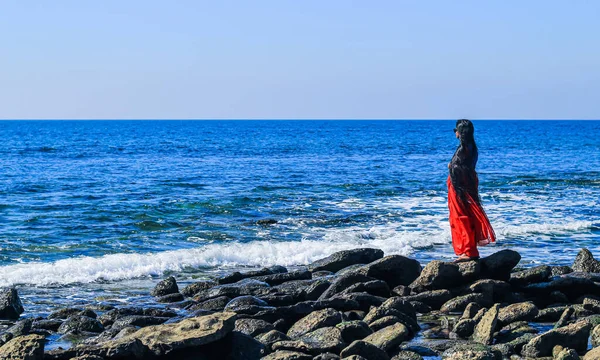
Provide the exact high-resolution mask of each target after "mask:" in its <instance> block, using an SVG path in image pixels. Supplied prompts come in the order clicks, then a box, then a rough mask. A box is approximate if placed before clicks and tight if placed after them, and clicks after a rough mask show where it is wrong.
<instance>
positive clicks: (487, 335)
mask: <svg viewBox="0 0 600 360" xmlns="http://www.w3.org/2000/svg"><path fill="white" fill-rule="evenodd" d="M499 308H500V304H495V305H494V306H492V307H491V308H490V309H489V310H488V311H487V312H486V313H485V315H483V317H482V318H481V320H479V323H478V324H477V325H476V326H475V330H474V331H473V340H474V341H475V342H478V343H480V344H483V345H491V344H492V341H493V340H494V330H495V329H496V322H497V320H498V309H499Z"/></svg>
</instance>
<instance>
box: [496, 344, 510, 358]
mask: <svg viewBox="0 0 600 360" xmlns="http://www.w3.org/2000/svg"><path fill="white" fill-rule="evenodd" d="M490 349H491V350H492V351H493V352H494V353H496V354H497V355H498V354H500V355H501V357H502V358H503V359H508V358H510V356H511V355H514V354H516V351H515V348H514V346H512V345H511V344H495V345H492V346H490ZM499 357H500V356H497V358H499Z"/></svg>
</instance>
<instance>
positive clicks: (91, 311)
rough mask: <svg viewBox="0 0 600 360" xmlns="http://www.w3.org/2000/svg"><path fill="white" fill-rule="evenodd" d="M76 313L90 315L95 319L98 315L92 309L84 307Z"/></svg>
mask: <svg viewBox="0 0 600 360" xmlns="http://www.w3.org/2000/svg"><path fill="white" fill-rule="evenodd" d="M77 315H81V316H87V317H91V318H92V319H95V318H97V317H98V315H97V314H96V313H95V312H94V311H93V310H92V309H84V310H83V311H82V312H80V313H79V314H77Z"/></svg>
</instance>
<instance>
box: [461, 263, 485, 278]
mask: <svg viewBox="0 0 600 360" xmlns="http://www.w3.org/2000/svg"><path fill="white" fill-rule="evenodd" d="M457 265H458V271H459V272H460V275H461V277H462V279H461V282H462V283H469V282H472V281H475V280H477V279H478V278H479V275H480V273H481V264H480V263H479V261H466V262H461V263H458V264H457Z"/></svg>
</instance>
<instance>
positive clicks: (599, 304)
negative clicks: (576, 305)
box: [583, 297, 600, 314]
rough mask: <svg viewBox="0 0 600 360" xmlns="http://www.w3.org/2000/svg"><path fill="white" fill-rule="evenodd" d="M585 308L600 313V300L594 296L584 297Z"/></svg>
mask: <svg viewBox="0 0 600 360" xmlns="http://www.w3.org/2000/svg"><path fill="white" fill-rule="evenodd" d="M583 308H584V309H586V310H591V311H593V312H595V313H596V314H598V313H600V301H599V300H597V299H594V298H592V297H586V298H585V299H583Z"/></svg>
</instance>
